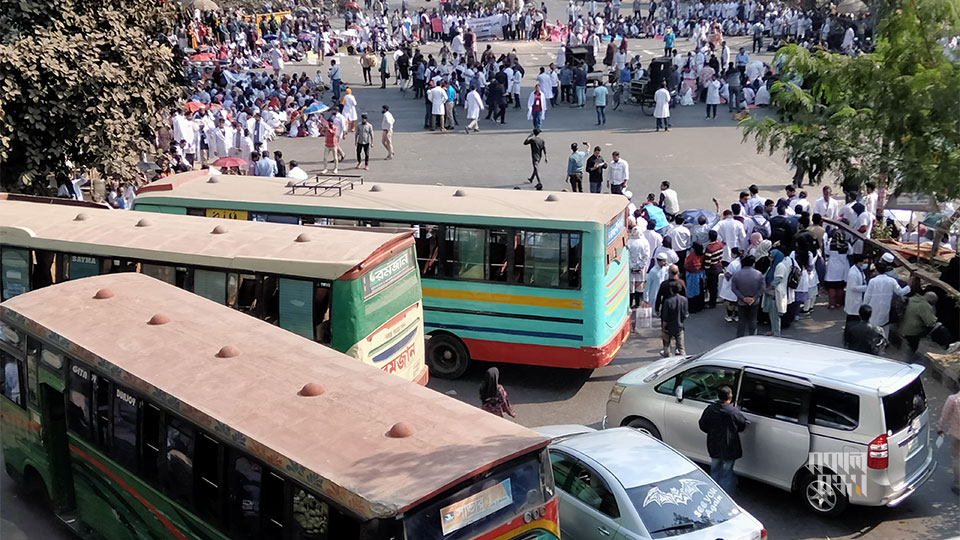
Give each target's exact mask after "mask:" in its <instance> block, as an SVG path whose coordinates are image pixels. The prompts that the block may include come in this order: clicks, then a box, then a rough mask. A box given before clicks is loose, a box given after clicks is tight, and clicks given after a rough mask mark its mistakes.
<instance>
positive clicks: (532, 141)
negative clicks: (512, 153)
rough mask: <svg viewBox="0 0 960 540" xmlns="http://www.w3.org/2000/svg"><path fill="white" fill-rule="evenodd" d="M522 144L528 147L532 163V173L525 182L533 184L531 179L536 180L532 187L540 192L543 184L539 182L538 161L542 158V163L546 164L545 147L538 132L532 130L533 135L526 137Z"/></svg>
mask: <svg viewBox="0 0 960 540" xmlns="http://www.w3.org/2000/svg"><path fill="white" fill-rule="evenodd" d="M523 144H525V145H528V146H529V147H530V159H531V160H532V161H533V172H532V173H530V178H527V182H533V179H534V178H536V179H537V185H536V186H534V187H536V188H537V189H538V190H541V189H543V183H542V182H540V159H541V158H542V159H543V162H544V163H547V145H546V143H544V142H543V139H541V138H540V130H539V129H534V130H533V133H531V134H530V135H527V138H526V139H524V140H523Z"/></svg>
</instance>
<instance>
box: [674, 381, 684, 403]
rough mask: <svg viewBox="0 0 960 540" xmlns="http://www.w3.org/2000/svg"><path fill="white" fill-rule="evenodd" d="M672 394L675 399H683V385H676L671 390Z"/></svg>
mask: <svg viewBox="0 0 960 540" xmlns="http://www.w3.org/2000/svg"><path fill="white" fill-rule="evenodd" d="M673 395H674V396H675V397H676V398H677V401H683V386H682V385H677V387H676V388H675V389H674V390H673Z"/></svg>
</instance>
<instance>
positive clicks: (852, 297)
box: [843, 255, 870, 322]
mask: <svg viewBox="0 0 960 540" xmlns="http://www.w3.org/2000/svg"><path fill="white" fill-rule="evenodd" d="M850 258H851V259H852V260H853V261H852V262H853V265H852V266H850V270H849V271H848V272H847V293H846V296H845V298H844V302H843V311H844V313H846V314H847V322H850V321H855V320H857V319H859V318H860V306H861V305H863V293H864V292H865V291H866V290H867V276H866V274H865V273H864V272H865V271H866V270H867V268H869V267H870V261H868V260H866V259H863V258H861V257H860V256H859V255H853V256H851V257H850Z"/></svg>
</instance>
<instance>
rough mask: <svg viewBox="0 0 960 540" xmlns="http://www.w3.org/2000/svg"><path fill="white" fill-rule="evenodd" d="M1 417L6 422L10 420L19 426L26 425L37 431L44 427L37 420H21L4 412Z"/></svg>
mask: <svg viewBox="0 0 960 540" xmlns="http://www.w3.org/2000/svg"><path fill="white" fill-rule="evenodd" d="M0 418H2V419H3V420H4V421H6V422H10V423H11V424H16V425H18V426H21V427H25V428H27V429H32V430H33V431H36V432H40V430H42V429H43V426H41V425H40V424H38V423H36V422H31V421H30V420H21V419H20V418H17V417H16V416H9V415H6V414H4V415H0Z"/></svg>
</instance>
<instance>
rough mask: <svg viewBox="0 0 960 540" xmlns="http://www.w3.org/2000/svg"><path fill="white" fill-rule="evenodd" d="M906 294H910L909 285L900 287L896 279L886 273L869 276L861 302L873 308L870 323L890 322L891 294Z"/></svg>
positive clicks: (882, 324) (881, 324) (879, 324)
mask: <svg viewBox="0 0 960 540" xmlns="http://www.w3.org/2000/svg"><path fill="white" fill-rule="evenodd" d="M906 294H910V286H909V285H907V286H904V287H901V286H900V284H899V283H897V280H895V279H893V278H892V277H890V276H888V275H886V274H879V275H876V276H874V277H873V278H871V279H870V281H869V282H868V283H867V291H866V292H865V293H864V294H863V303H864V304H867V305H869V306H870V307H872V308H873V314H872V315H870V324H872V325H875V326H884V325H886V324H887V323H888V322H890V304H891V303H892V302H893V295H897V296H904V295H906Z"/></svg>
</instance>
